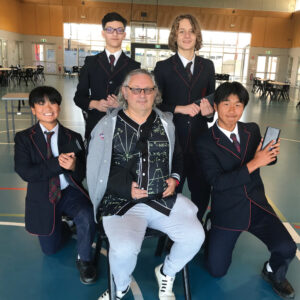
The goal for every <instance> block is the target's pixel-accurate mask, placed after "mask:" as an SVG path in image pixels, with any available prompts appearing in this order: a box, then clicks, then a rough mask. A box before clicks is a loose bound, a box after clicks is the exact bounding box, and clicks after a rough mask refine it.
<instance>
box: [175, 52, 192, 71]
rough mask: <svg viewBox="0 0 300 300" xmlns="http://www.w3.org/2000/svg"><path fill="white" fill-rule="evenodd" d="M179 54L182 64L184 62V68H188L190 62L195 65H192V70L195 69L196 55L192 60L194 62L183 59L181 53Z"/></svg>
mask: <svg viewBox="0 0 300 300" xmlns="http://www.w3.org/2000/svg"><path fill="white" fill-rule="evenodd" d="M177 54H178V56H179V58H180V60H181V62H182V64H183V66H184V67H186V65H187V64H188V63H189V62H192V63H193V64H192V68H194V64H195V57H196V55H195V54H194V56H193V58H192V60H188V59H186V58H185V57H183V56H182V55H181V54H180V53H179V52H177Z"/></svg>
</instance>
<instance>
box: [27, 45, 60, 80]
mask: <svg viewBox="0 0 300 300" xmlns="http://www.w3.org/2000/svg"><path fill="white" fill-rule="evenodd" d="M32 48H33V65H43V66H44V68H45V69H44V70H45V73H47V74H55V73H56V45H54V44H33V45H32Z"/></svg>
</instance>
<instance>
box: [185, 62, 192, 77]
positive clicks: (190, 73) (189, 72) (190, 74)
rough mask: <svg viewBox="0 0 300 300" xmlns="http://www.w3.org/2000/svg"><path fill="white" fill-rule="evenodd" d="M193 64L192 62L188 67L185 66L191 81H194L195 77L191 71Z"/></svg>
mask: <svg viewBox="0 0 300 300" xmlns="http://www.w3.org/2000/svg"><path fill="white" fill-rule="evenodd" d="M192 64H193V62H192V61H190V62H189V63H188V64H187V65H186V66H185V70H186V72H187V75H188V79H189V81H191V80H192V77H193V74H192V71H191V66H192Z"/></svg>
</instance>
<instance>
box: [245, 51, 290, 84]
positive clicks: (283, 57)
mask: <svg viewBox="0 0 300 300" xmlns="http://www.w3.org/2000/svg"><path fill="white" fill-rule="evenodd" d="M266 51H271V53H272V54H270V55H269V56H278V57H279V65H278V69H277V80H278V81H282V82H284V81H286V80H287V78H286V76H287V68H288V59H289V49H281V48H263V47H250V53H249V67H248V78H247V84H251V83H252V82H251V81H250V74H251V73H253V75H254V76H255V72H256V66H257V57H258V56H259V55H267V54H266Z"/></svg>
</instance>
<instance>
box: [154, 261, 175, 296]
mask: <svg viewBox="0 0 300 300" xmlns="http://www.w3.org/2000/svg"><path fill="white" fill-rule="evenodd" d="M161 268H162V264H161V265H159V266H157V267H156V268H155V276H156V279H157V283H158V288H159V290H158V298H159V299H160V300H175V299H176V298H175V295H174V293H173V291H172V290H173V283H174V279H175V277H170V276H168V275H163V274H162V272H161Z"/></svg>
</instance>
